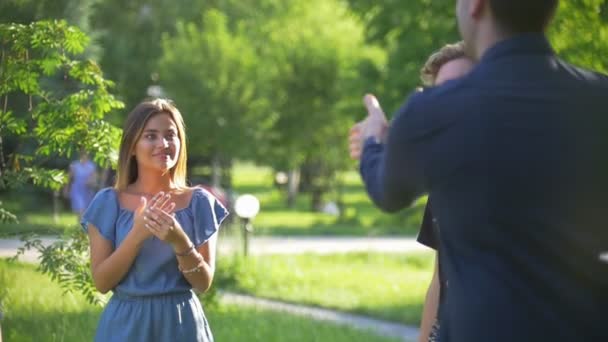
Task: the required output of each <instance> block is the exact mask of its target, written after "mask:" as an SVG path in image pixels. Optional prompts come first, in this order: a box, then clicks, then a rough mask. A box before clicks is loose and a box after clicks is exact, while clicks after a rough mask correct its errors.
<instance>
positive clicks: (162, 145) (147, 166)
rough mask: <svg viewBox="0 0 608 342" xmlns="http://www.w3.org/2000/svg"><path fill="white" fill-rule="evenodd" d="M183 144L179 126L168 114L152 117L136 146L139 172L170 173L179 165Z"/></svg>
mask: <svg viewBox="0 0 608 342" xmlns="http://www.w3.org/2000/svg"><path fill="white" fill-rule="evenodd" d="M180 148H181V142H180V139H179V136H178V130H177V126H176V125H175V122H174V121H173V119H172V118H171V116H170V115H169V114H167V113H159V114H156V115H154V116H152V117H151V118H150V119H149V120H148V122H146V125H145V126H144V129H143V131H142V134H141V136H140V137H139V140H138V141H137V143H136V144H135V151H134V155H135V159H136V160H137V167H138V169H139V171H140V172H141V171H143V170H151V171H161V172H166V171H169V170H170V169H171V168H173V167H174V166H175V165H176V164H177V159H178V156H179V151H180Z"/></svg>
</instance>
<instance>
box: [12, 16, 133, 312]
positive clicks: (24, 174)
mask: <svg viewBox="0 0 608 342" xmlns="http://www.w3.org/2000/svg"><path fill="white" fill-rule="evenodd" d="M88 40H89V39H88V37H87V36H86V35H85V34H84V33H83V32H82V31H80V30H79V29H78V28H76V27H73V26H69V25H68V24H67V23H66V22H65V21H38V22H32V23H30V24H27V25H23V24H0V48H1V56H0V99H2V107H1V108H0V119H1V121H0V190H7V189H19V188H22V187H23V186H24V185H26V184H28V183H31V184H33V185H35V186H39V187H42V188H47V189H51V190H58V189H59V188H60V187H61V186H63V185H64V183H65V182H66V175H65V173H64V171H63V170H58V169H53V168H52V167H48V162H49V161H50V160H52V159H57V158H62V157H63V158H66V157H70V156H71V155H72V154H73V153H74V151H76V150H78V149H80V148H83V149H85V150H87V151H88V152H90V153H91V154H92V155H94V156H95V161H96V162H98V163H99V164H100V165H104V166H105V165H109V164H111V163H114V162H115V160H113V156H115V153H113V151H116V150H117V149H118V142H119V141H120V130H119V129H117V128H115V127H113V126H111V125H109V124H108V123H107V122H105V121H104V117H105V115H106V114H107V113H108V112H110V111H111V110H113V109H118V108H122V106H123V104H122V103H121V102H120V101H117V100H116V99H115V98H114V96H113V95H112V94H111V93H110V92H109V90H110V88H111V87H112V85H113V84H112V82H110V81H108V80H105V79H104V78H103V76H102V72H101V69H100V68H99V66H98V65H97V64H96V63H95V62H93V61H91V60H80V59H77V57H76V56H77V55H79V54H81V53H83V52H84V50H85V48H86V46H87V44H88ZM58 78H60V79H62V81H61V82H62V83H63V86H62V87H57V83H56V82H54V80H56V79H58ZM19 96H26V97H27V98H28V105H27V107H26V108H19V107H18V106H11V110H9V101H10V99H11V98H13V97H19ZM17 111H18V112H19V115H15V114H14V113H16V112H17ZM3 139H12V140H17V141H20V142H27V145H28V146H30V147H33V149H27V148H22V149H16V150H12V153H10V154H8V155H7V156H5V155H4V150H3V149H4V146H3V145H2V141H3ZM0 219H2V220H3V221H8V220H10V221H16V219H17V217H16V216H15V215H13V214H11V213H10V212H8V211H7V210H6V209H4V208H2V207H0ZM25 241H26V244H25V247H24V249H22V251H21V252H23V251H24V250H25V249H30V248H33V249H36V250H38V251H39V252H40V253H41V254H42V259H41V264H40V269H41V271H42V272H43V273H45V274H48V275H50V276H51V278H52V279H53V280H56V281H57V282H58V283H59V284H60V285H61V286H62V287H63V288H64V289H65V290H66V291H73V290H77V291H80V292H82V293H83V294H84V295H85V296H86V298H87V299H88V300H89V301H90V302H92V303H95V302H98V299H97V296H96V293H97V292H96V290H95V289H94V287H93V286H92V281H91V275H90V272H89V264H88V259H87V258H86V257H85V255H86V252H87V251H88V243H87V240H86V237H85V236H84V235H83V234H82V233H81V232H79V231H78V232H77V233H75V234H74V235H73V236H70V237H68V239H67V240H66V241H60V242H58V243H55V244H53V245H51V246H48V247H45V246H43V245H42V244H41V242H40V241H39V240H36V239H33V238H31V237H26V238H25Z"/></svg>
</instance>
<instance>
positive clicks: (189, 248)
mask: <svg viewBox="0 0 608 342" xmlns="http://www.w3.org/2000/svg"><path fill="white" fill-rule="evenodd" d="M193 252H194V244H193V243H190V247H188V249H187V250H186V251H185V252H182V253H178V252H175V255H177V256H178V257H187V256H188V255H190V254H192V253H193Z"/></svg>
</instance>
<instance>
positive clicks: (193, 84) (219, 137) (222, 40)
mask: <svg viewBox="0 0 608 342" xmlns="http://www.w3.org/2000/svg"><path fill="white" fill-rule="evenodd" d="M162 47H163V56H162V58H161V60H160V66H159V70H160V77H161V84H162V85H163V86H164V87H165V88H166V90H167V93H168V94H169V95H170V97H171V98H173V99H174V100H175V101H176V103H177V105H178V107H179V108H180V109H181V111H182V114H183V115H184V117H185V121H186V124H187V126H188V132H189V140H190V142H191V143H190V145H189V146H190V149H189V152H190V155H191V156H194V157H195V158H196V157H206V156H214V157H219V156H222V157H231V158H233V157H247V156H248V155H250V153H252V152H253V151H254V148H255V144H252V143H251V142H253V141H258V140H259V139H260V138H261V136H262V135H263V132H265V131H267V127H269V126H270V125H271V124H272V122H273V121H274V120H273V117H272V116H269V115H267V108H268V101H267V100H266V99H265V98H263V97H262V94H261V87H263V85H264V83H265V82H264V80H263V76H264V74H263V72H262V70H261V69H260V68H259V65H260V61H259V59H258V56H257V55H256V53H255V51H254V49H253V47H252V45H251V43H250V42H249V41H248V40H247V38H246V37H245V36H244V35H243V34H242V33H240V32H231V30H230V29H229V28H228V22H227V17H226V16H225V15H224V14H223V13H221V12H219V11H217V10H209V11H207V12H205V14H204V16H203V18H202V21H200V22H199V23H198V24H195V23H185V22H181V21H180V22H178V23H177V27H176V33H175V36H169V35H164V36H163V39H162Z"/></svg>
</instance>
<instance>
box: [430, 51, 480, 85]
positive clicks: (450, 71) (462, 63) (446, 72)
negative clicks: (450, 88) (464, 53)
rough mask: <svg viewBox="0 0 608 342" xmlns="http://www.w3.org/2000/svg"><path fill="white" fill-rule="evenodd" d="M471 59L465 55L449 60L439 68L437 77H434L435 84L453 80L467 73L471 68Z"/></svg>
mask: <svg viewBox="0 0 608 342" xmlns="http://www.w3.org/2000/svg"><path fill="white" fill-rule="evenodd" d="M473 66H474V64H473V61H472V60H470V59H469V58H466V57H461V58H457V59H454V60H451V61H449V62H447V63H445V64H444V65H442V66H441V68H439V71H438V72H437V77H435V85H436V86H438V85H441V84H442V83H444V82H447V81H449V80H455V79H457V78H460V77H463V76H464V75H466V74H468V73H469V71H471V69H473Z"/></svg>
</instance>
